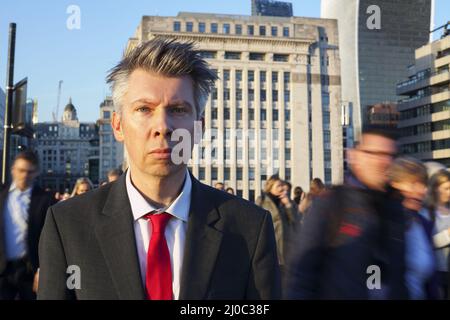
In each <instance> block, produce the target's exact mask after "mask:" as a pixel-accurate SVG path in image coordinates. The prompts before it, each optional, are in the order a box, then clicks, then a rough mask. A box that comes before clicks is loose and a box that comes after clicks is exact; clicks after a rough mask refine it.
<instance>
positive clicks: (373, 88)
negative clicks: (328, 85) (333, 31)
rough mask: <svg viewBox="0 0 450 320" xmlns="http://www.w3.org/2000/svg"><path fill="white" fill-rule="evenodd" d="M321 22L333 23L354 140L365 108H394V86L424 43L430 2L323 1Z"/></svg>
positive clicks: (426, 34)
mask: <svg viewBox="0 0 450 320" xmlns="http://www.w3.org/2000/svg"><path fill="white" fill-rule="evenodd" d="M321 4H322V8H321V11H322V12H321V17H322V18H331V19H337V20H338V28H339V51H340V54H341V56H340V57H341V67H342V69H341V76H342V103H343V105H344V106H346V108H348V109H349V110H350V112H351V113H352V115H353V117H352V118H353V124H352V125H353V126H352V127H349V130H353V131H354V132H353V134H352V133H350V134H349V137H352V136H354V135H357V134H358V133H359V132H360V130H361V127H362V124H363V123H364V120H365V119H367V115H366V111H367V108H368V106H373V105H376V104H379V103H385V102H388V103H396V102H397V101H398V99H399V97H398V96H397V94H396V90H395V88H396V84H397V83H398V82H399V81H401V79H405V78H406V77H407V76H408V74H407V70H406V69H405V68H404V66H408V65H410V64H413V63H414V50H415V49H416V48H418V47H420V46H422V45H424V44H426V43H427V42H428V40H429V31H430V21H431V5H432V0H410V1H393V0H344V1H343V0H322V3H321Z"/></svg>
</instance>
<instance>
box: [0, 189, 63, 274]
mask: <svg viewBox="0 0 450 320" xmlns="http://www.w3.org/2000/svg"><path fill="white" fill-rule="evenodd" d="M9 188H10V184H7V185H2V186H1V187H0V274H2V273H3V271H4V270H5V268H6V262H7V261H6V257H5V243H4V241H5V230H4V228H5V226H4V210H5V206H6V201H7V198H8V193H9ZM55 202H56V201H55V200H54V199H53V198H52V196H51V195H50V194H49V193H48V192H45V191H44V190H42V189H41V188H40V187H38V186H34V187H33V189H32V191H31V201H30V206H29V209H28V236H27V245H28V259H29V261H30V263H31V265H32V267H33V270H34V271H36V270H37V268H38V267H39V258H38V244H39V236H40V234H41V230H42V227H43V226H44V221H45V214H46V213H47V210H48V208H49V207H50V206H51V205H53V204H54V203H55Z"/></svg>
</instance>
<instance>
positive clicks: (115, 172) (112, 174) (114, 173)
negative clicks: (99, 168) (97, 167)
mask: <svg viewBox="0 0 450 320" xmlns="http://www.w3.org/2000/svg"><path fill="white" fill-rule="evenodd" d="M122 173H123V171H122V170H120V169H112V170H110V171H109V172H108V175H107V176H108V182H113V181H116V180H117V179H119V177H120V176H121V175H122Z"/></svg>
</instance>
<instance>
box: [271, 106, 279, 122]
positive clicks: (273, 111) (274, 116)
mask: <svg viewBox="0 0 450 320" xmlns="http://www.w3.org/2000/svg"><path fill="white" fill-rule="evenodd" d="M272 120H273V121H278V110H277V109H273V110H272Z"/></svg>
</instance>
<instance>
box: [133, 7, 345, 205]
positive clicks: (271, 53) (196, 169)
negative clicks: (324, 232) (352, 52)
mask: <svg viewBox="0 0 450 320" xmlns="http://www.w3.org/2000/svg"><path fill="white" fill-rule="evenodd" d="M156 36H165V37H170V38H177V39H178V40H180V41H194V42H195V44H196V46H197V49H198V50H199V53H200V54H201V55H202V56H203V57H204V58H205V60H206V61H207V62H208V63H209V64H210V66H211V68H212V69H214V70H215V71H216V72H217V74H218V76H219V78H220V80H218V81H217V83H216V86H215V88H214V89H213V92H212V94H211V95H210V97H209V100H208V102H207V105H206V110H205V129H206V130H205V134H204V137H203V141H202V142H201V143H200V144H199V145H196V146H195V147H194V152H193V157H192V159H191V161H190V164H189V166H190V169H191V170H192V172H193V174H194V175H195V176H196V177H197V178H199V179H200V180H201V181H202V182H204V183H207V184H214V183H215V182H218V181H221V182H224V183H225V185H226V186H227V187H228V186H229V187H232V188H234V189H235V190H236V191H237V194H238V195H241V196H243V197H244V198H247V199H250V200H253V199H255V197H257V196H259V195H260V194H261V190H262V188H263V186H264V182H265V181H266V180H267V179H268V177H270V175H272V174H275V173H278V174H279V175H280V176H281V177H282V178H284V179H286V180H289V181H290V182H291V183H292V185H293V186H297V185H299V186H302V187H303V188H305V189H308V188H309V182H310V180H311V179H312V178H315V177H319V178H321V179H323V180H324V181H325V182H326V183H328V184H331V183H339V182H341V181H342V178H343V168H342V166H343V159H342V158H343V150H342V127H341V119H340V102H341V97H340V92H341V86H340V63H339V50H338V34H337V23H336V21H335V20H327V19H316V18H300V17H293V18H280V17H263V16H236V15H224V14H220V15H215V14H199V13H180V14H178V15H177V16H176V17H160V16H144V17H143V18H142V21H141V23H140V25H139V27H138V28H137V31H136V34H135V36H134V37H133V38H131V39H130V40H129V43H128V48H127V50H131V49H132V48H134V47H135V46H136V45H138V44H140V43H142V42H144V41H147V40H150V39H152V38H154V37H156ZM211 146H212V147H211ZM210 147H211V148H210Z"/></svg>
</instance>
